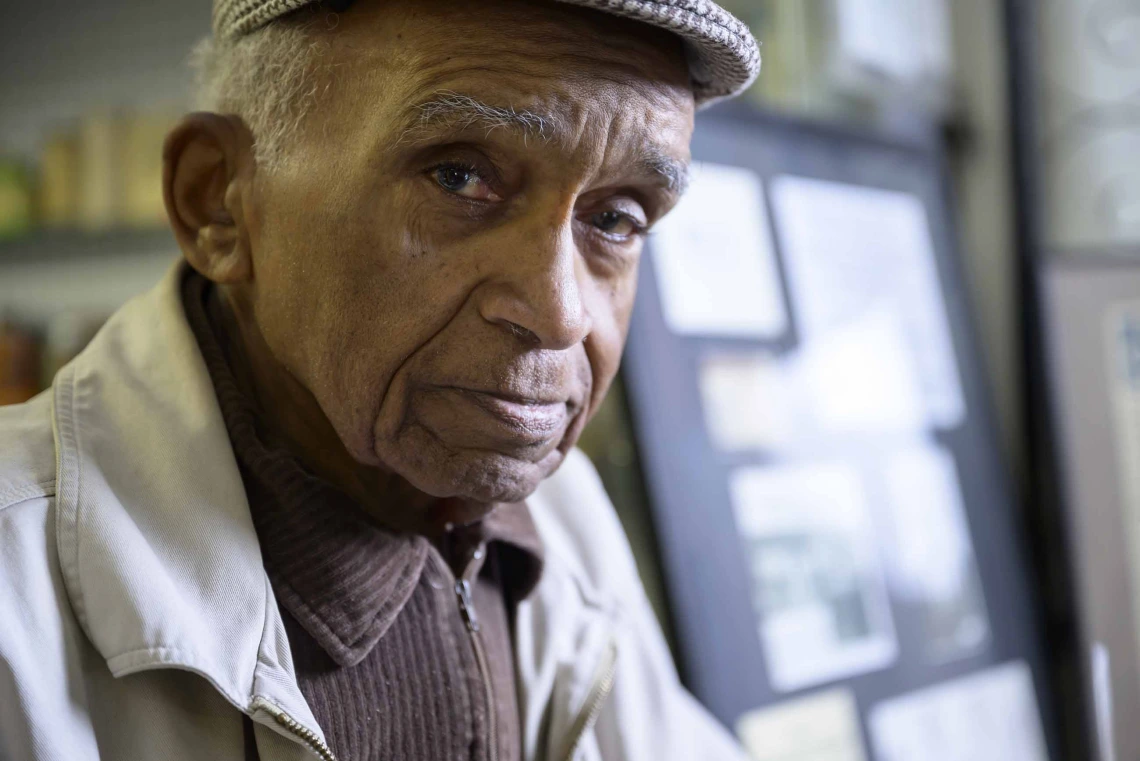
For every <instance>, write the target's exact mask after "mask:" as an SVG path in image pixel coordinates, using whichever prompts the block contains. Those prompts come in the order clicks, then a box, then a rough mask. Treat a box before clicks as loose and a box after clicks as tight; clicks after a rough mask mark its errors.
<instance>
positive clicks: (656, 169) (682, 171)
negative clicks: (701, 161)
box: [640, 146, 689, 195]
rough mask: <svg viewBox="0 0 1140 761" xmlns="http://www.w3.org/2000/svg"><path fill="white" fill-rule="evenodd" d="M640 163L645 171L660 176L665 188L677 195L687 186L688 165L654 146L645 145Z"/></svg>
mask: <svg viewBox="0 0 1140 761" xmlns="http://www.w3.org/2000/svg"><path fill="white" fill-rule="evenodd" d="M640 163H641V168H642V170H643V171H644V172H645V173H647V174H652V175H656V176H658V177H660V178H661V179H662V180H663V181H664V182H665V187H666V189H668V190H669V191H671V192H673V193H676V194H677V195H681V194H683V193H684V192H685V190H686V189H687V188H688V187H689V165H688V164H686V163H685V162H684V161H680V160H678V159H675V158H673V157H672V156H670V155H668V154H666V153H664V152H662V151H661V150H659V149H658V148H656V147H653V146H650V147H647V148H646V149H645V151H644V155H643V156H642V158H641V162H640Z"/></svg>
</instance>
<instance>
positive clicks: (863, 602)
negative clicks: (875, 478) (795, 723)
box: [729, 461, 898, 692]
mask: <svg viewBox="0 0 1140 761" xmlns="http://www.w3.org/2000/svg"><path fill="white" fill-rule="evenodd" d="M729 492H730V494H731V497H732V503H733V508H734V513H735V516H736V522H737V527H738V529H739V531H740V535H741V539H742V541H743V542H744V547H745V552H746V557H747V558H748V564H749V568H750V570H751V576H752V594H753V604H754V607H755V610H756V613H757V619H758V621H757V623H758V629H759V634H760V642H761V646H762V649H763V651H764V655H765V661H766V663H767V667H768V674H769V679H770V680H771V683H772V687H773V688H774V689H776V690H777V691H780V692H788V691H792V690H798V689H802V688H804V687H811V686H813V685H817V684H822V683H824V682H829V681H833V680H837V679H842V678H844V677H849V676H853V675H855V674H862V673H867V672H869V671H874V670H877V669H882V668H885V667H886V666H888V665H890V664H891V663H892V662H893V661H894V660H895V658H896V657H897V655H898V643H897V640H896V638H895V631H894V622H893V620H892V619H891V612H890V603H889V601H888V598H887V591H886V585H885V582H884V579H883V571H882V565H881V562H880V559H879V548H878V543H877V541H876V537H875V534H874V527H873V526H872V523H871V520H870V516H869V514H868V511H867V500H866V496H865V493H864V487H863V482H862V479H861V476H860V473H859V471H858V469H857V468H856V467H855V466H853V465H851V464H849V463H846V462H842V461H831V462H822V463H810V464H791V465H770V466H764V467H746V468H741V469H739V470H737V471H735V472H734V473H733V474H732V477H731V481H730V484H729Z"/></svg>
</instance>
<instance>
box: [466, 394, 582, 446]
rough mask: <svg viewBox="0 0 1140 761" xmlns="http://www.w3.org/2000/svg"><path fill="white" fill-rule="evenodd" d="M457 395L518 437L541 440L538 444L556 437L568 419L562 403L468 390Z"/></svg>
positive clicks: (564, 403) (565, 407) (565, 405)
mask: <svg viewBox="0 0 1140 761" xmlns="http://www.w3.org/2000/svg"><path fill="white" fill-rule="evenodd" d="M460 391H461V392H462V393H464V394H465V395H467V396H468V397H469V398H470V399H471V401H472V402H474V403H475V404H476V405H477V406H479V407H481V408H482V409H483V410H484V411H485V412H487V413H488V414H489V415H491V416H492V417H495V418H498V419H499V420H501V421H502V422H503V423H504V424H506V425H507V426H508V427H511V428H515V429H517V430H518V431H519V432H520V433H526V434H533V435H534V436H535V437H536V438H538V437H541V439H542V440H546V439H549V438H550V437H551V436H552V435H554V434H557V433H559V432H560V431H561V430H562V428H564V427H565V425H566V420H567V418H568V417H569V410H568V409H567V404H566V402H559V401H547V400H543V399H535V398H529V397H525V396H513V395H512V396H508V395H506V394H500V393H493V392H486V391H472V390H469V389H460Z"/></svg>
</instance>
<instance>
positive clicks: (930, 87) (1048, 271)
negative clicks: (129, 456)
mask: <svg viewBox="0 0 1140 761" xmlns="http://www.w3.org/2000/svg"><path fill="white" fill-rule="evenodd" d="M723 4H724V5H725V6H727V7H728V8H729V9H730V10H732V11H733V12H734V13H736V14H737V15H738V16H739V17H740V18H742V19H744V20H745V21H747V22H748V23H749V24H750V25H751V26H752V27H753V29H754V30H755V32H756V35H757V37H758V38H759V39H760V40H761V41H762V50H763V58H764V67H763V72H762V73H761V76H760V79H759V81H758V82H757V84H756V85H755V86H754V87H753V89H752V90H751V91H750V92H748V93H747V95H746V96H745V97H744V98H743V99H742V100H741V102H737V103H733V104H727V105H721V106H717V107H715V108H713V109H711V110H709V111H708V112H706V113H704V114H702V115H701V117H700V118H699V120H698V132H697V137H696V138H695V142H694V156H695V158H696V159H697V160H698V161H699V162H700V163H699V164H698V168H697V171H696V173H695V177H696V179H695V182H694V185H693V188H692V192H691V193H690V194H689V195H688V196H687V197H686V199H685V201H684V202H683V203H682V206H681V207H679V208H678V210H677V212H676V213H675V214H674V215H673V217H671V218H670V219H669V220H667V223H666V224H663V225H662V227H661V230H660V232H658V233H657V234H656V235H655V236H654V237H653V238H652V239H651V242H650V245H649V249H648V251H647V254H646V260H645V264H644V265H643V272H642V283H641V291H640V295H639V301H638V306H637V309H636V314H635V317H634V324H633V327H632V331H631V336H630V345H629V351H628V352H627V358H626V365H625V370H624V371H623V376H622V379H621V382H619V383H618V384H617V386H616V387H615V389H614V391H613V393H611V395H610V397H609V400H608V401H607V403H606V405H605V407H604V408H603V409H602V411H601V412H600V414H599V416H598V418H597V419H596V420H595V421H594V422H593V423H592V424H591V426H590V428H589V429H588V430H587V432H586V434H585V436H584V437H583V440H582V447H583V448H584V449H585V450H586V451H587V453H588V454H589V455H590V456H591V457H592V458H593V459H594V461H595V463H596V464H597V466H598V468H599V471H600V472H601V474H602V476H603V479H604V480H605V482H606V485H607V487H608V488H609V490H610V493H611V495H612V497H613V500H614V502H615V505H616V506H617V508H618V511H619V513H620V515H621V518H622V520H623V522H624V524H625V526H626V529H627V531H628V533H629V534H630V538H631V542H632V544H633V546H634V549H635V553H636V554H637V559H638V563H639V567H640V570H641V572H642V576H643V578H644V580H645V583H646V587H647V589H648V591H649V593H650V597H651V599H652V602H653V603H654V606H655V609H656V611H657V613H658V615H659V617H660V619H661V622H662V625H663V626H664V628H665V630H666V632H667V635H668V637H669V640H670V644H671V646H672V648H673V651H674V655H675V657H676V659H677V661H678V665H679V667H680V669H681V673H682V675H683V678H684V679H685V681H686V683H687V684H688V685H689V686H690V688H691V689H692V690H693V691H694V692H695V694H696V695H697V697H698V698H699V699H701V700H702V701H703V702H704V703H706V704H707V705H708V706H709V707H710V708H711V709H712V710H713V712H714V713H715V714H716V715H717V716H718V717H719V718H720V719H721V720H722V721H723V722H725V723H726V724H727V725H728V726H730V727H732V728H733V729H734V730H735V731H736V732H737V733H738V735H739V736H740V737H741V739H742V740H743V741H744V742H745V744H746V745H747V747H748V748H749V750H750V752H751V753H752V754H753V756H754V757H755V758H757V759H760V760H761V761H867V760H870V759H876V760H877V761H943V759H945V761H967V760H968V761H990V760H991V759H992V760H993V761H997V760H998V759H1001V761H1084V760H1086V759H1095V760H1096V761H1116V760H1117V759H1119V760H1120V761H1124V760H1125V759H1137V758H1140V161H1138V160H1137V157H1138V153H1140V3H1136V2H1135V1H1134V0H1041V1H1040V2H1035V1H1034V0H955V1H954V2H951V0H730V1H729V2H724V3H723ZM208 31H209V3H207V2H206V0H199V1H198V2H186V0H148V2H145V3H142V2H137V1H132V0H44V1H43V2H39V3H24V4H16V5H13V6H11V7H7V8H5V18H4V23H3V24H2V25H0V71H2V72H3V74H2V75H0V104H2V105H0V404H7V403H17V402H20V401H22V400H24V399H27V398H29V397H30V396H32V395H34V394H36V393H37V392H39V391H40V390H41V389H43V388H46V387H47V386H48V385H50V382H51V378H52V376H53V374H54V373H55V371H56V370H57V369H58V368H59V367H60V366H61V365H62V364H63V363H65V362H66V361H68V360H69V359H70V358H71V357H73V356H74V355H75V354H76V353H77V352H78V351H80V350H81V349H82V347H83V346H84V345H85V344H86V342H87V341H88V340H89V339H90V337H91V336H92V335H93V334H94V332H95V331H97V330H98V329H99V327H100V325H101V324H102V323H103V321H104V320H105V319H106V317H107V316H108V315H109V314H110V313H111V312H113V311H114V310H115V309H116V308H117V307H118V306H120V305H121V304H122V303H123V302H124V301H126V300H127V299H128V298H130V297H131V296H132V295H134V294H136V293H139V292H141V291H143V290H145V289H147V288H148V287H149V286H151V285H153V284H154V283H155V282H156V281H157V280H158V279H159V278H160V277H161V275H162V274H163V272H164V271H165V270H166V269H167V268H168V267H169V265H170V263H171V261H172V260H173V258H174V257H175V256H176V255H177V251H176V248H175V246H174V244H173V239H172V237H171V235H170V233H169V232H168V231H167V229H166V227H165V215H164V213H163V209H162V200H161V188H160V180H161V166H160V151H161V144H162V140H163V137H164V135H165V132H166V130H167V129H168V128H169V127H170V125H171V124H172V122H173V120H175V119H176V118H177V117H178V116H179V114H181V113H183V112H184V111H185V110H187V109H188V108H189V107H190V104H191V101H192V89H193V88H192V85H193V83H192V79H191V74H190V70H189V67H188V66H187V62H186V59H187V54H188V52H189V50H190V48H191V46H192V45H193V44H194V43H195V42H196V41H197V40H198V39H200V38H201V37H202V36H204V35H206V34H207V33H208Z"/></svg>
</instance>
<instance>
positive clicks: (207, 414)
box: [53, 261, 321, 737]
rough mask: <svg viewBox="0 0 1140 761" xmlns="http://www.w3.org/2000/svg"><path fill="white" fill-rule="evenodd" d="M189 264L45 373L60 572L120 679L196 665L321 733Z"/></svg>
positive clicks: (247, 708) (225, 691)
mask: <svg viewBox="0 0 1140 761" xmlns="http://www.w3.org/2000/svg"><path fill="white" fill-rule="evenodd" d="M186 271H187V265H186V264H185V263H184V262H182V261H179V262H178V263H176V264H175V265H174V266H172V267H171V269H170V270H169V271H168V272H167V274H166V276H165V277H164V278H163V280H162V281H161V282H160V283H159V284H158V285H157V286H156V287H155V288H154V289H153V290H151V291H150V292H148V293H146V294H143V295H141V296H139V297H137V298H135V299H134V300H132V301H131V302H130V303H128V304H127V305H126V306H124V307H123V308H122V309H121V310H119V311H118V312H117V313H116V314H115V315H114V316H113V317H112V318H111V319H110V320H109V321H108V323H107V324H106V325H105V326H104V328H103V329H102V330H101V331H100V332H99V334H98V335H97V336H96V337H95V339H94V340H93V341H92V342H91V344H90V345H89V346H88V348H87V349H85V350H84V351H83V352H82V353H81V354H80V355H79V356H78V357H77V358H76V359H75V360H74V361H73V362H72V363H70V364H69V365H68V366H67V367H66V368H64V369H63V370H62V371H60V373H59V374H58V375H57V376H56V380H55V382H54V383H53V398H54V405H55V409H54V428H55V431H54V432H55V437H56V449H57V458H58V468H57V491H56V495H57V497H56V499H57V522H58V524H57V535H58V543H59V555H60V563H61V566H62V569H63V575H64V581H65V584H66V586H67V589H68V594H69V596H70V598H71V601H72V604H73V606H74V609H75V611H76V614H77V615H78V617H79V620H80V622H81V623H82V625H83V626H84V629H85V631H86V633H87V635H88V637H89V638H90V640H91V642H92V643H93V644H94V646H95V647H96V649H98V651H99V652H100V653H101V654H102V656H103V657H104V658H105V659H106V661H107V666H108V668H109V669H110V670H111V672H112V673H113V674H114V675H115V676H116V677H120V676H124V675H126V674H130V673H133V672H137V671H144V670H149V669H157V668H179V669H185V670H189V671H192V672H195V673H197V674H200V675H201V676H203V677H204V678H206V679H207V680H209V681H210V682H211V683H212V684H213V685H214V687H215V688H216V689H217V690H218V691H219V692H221V694H222V695H224V696H225V697H226V698H227V699H228V700H229V701H230V702H231V703H233V704H234V705H235V706H236V707H237V708H239V709H240V710H242V711H244V712H246V713H252V712H253V711H254V710H255V708H256V705H255V700H256V699H258V698H260V699H261V700H260V701H259V702H258V703H257V705H261V704H263V703H264V702H269V703H271V704H273V705H275V706H277V707H278V708H280V709H281V710H283V711H284V712H285V713H287V714H289V715H290V716H291V717H292V718H293V719H295V720H296V721H297V722H299V723H300V724H301V725H303V726H304V727H306V728H308V729H309V730H311V731H312V732H313V733H314V734H315V735H317V736H318V737H319V736H320V735H321V733H320V729H319V728H318V726H317V723H316V721H315V720H314V719H313V716H312V713H311V712H310V710H309V707H308V705H307V704H306V702H305V700H304V698H303V696H302V695H301V693H300V690H299V689H298V687H297V683H296V678H295V675H294V672H293V666H292V660H291V656H290V652H289V645H288V640H287V638H286V635H285V630H284V627H283V625H282V621H281V616H280V613H279V611H278V608H277V603H276V601H275V600H274V598H273V593H272V590H271V589H270V586H269V583H268V580H267V578H266V574H265V571H264V568H263V564H262V559H261V552H260V549H259V546H258V541H257V535H256V534H255V532H254V527H253V523H252V520H251V518H250V513H249V507H248V504H247V502H246V496H245V491H244V489H243V485H242V480H241V475H240V473H239V471H238V467H237V464H236V463H235V461H234V456H233V451H232V449H231V447H230V444H229V440H228V437H227V434H226V429H225V425H224V423H223V420H222V416H221V413H220V411H219V408H218V403H217V399H216V396H215V393H214V390H213V387H212V385H211V382H210V378H209V375H208V373H207V370H206V367H205V365H204V363H203V361H202V357H201V354H200V352H199V350H198V347H197V344H196V342H195V339H194V336H193V334H192V332H191V330H190V328H189V326H188V324H187V322H186V317H185V313H184V311H183V309H182V304H181V300H180V284H181V280H182V277H183V275H184V274H185V273H186Z"/></svg>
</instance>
